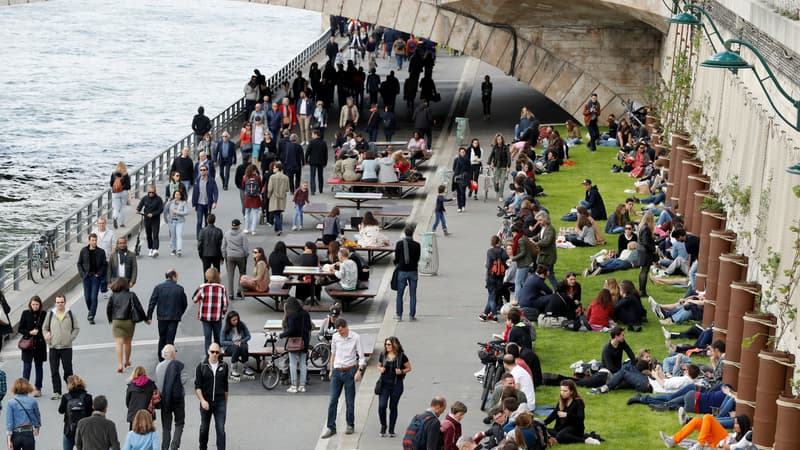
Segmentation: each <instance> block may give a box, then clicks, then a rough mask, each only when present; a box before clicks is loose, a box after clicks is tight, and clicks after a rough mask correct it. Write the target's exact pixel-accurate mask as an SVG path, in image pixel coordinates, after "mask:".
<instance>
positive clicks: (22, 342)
mask: <svg viewBox="0 0 800 450" xmlns="http://www.w3.org/2000/svg"><path fill="white" fill-rule="evenodd" d="M17 347H19V349H20V350H23V351H24V350H33V336H30V337H24V336H23V337H21V338H19V342H17Z"/></svg>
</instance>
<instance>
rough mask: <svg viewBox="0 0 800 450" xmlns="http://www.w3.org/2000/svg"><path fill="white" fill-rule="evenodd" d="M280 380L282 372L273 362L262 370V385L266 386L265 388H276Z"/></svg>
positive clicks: (269, 389)
mask: <svg viewBox="0 0 800 450" xmlns="http://www.w3.org/2000/svg"><path fill="white" fill-rule="evenodd" d="M279 381H281V373H280V371H279V370H278V368H277V367H275V366H274V365H272V363H270V364H269V365H268V366H267V367H265V368H264V370H263V371H261V385H262V386H264V389H266V390H268V391H271V390H273V389H275V386H277V385H278V382H279Z"/></svg>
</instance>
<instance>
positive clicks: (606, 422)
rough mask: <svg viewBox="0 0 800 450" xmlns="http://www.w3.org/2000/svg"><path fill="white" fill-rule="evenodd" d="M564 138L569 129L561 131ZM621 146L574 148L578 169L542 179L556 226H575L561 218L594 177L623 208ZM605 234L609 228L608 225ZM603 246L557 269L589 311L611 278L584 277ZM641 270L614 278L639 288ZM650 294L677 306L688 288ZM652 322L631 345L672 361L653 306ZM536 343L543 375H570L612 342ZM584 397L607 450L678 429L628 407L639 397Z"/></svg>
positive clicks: (628, 182) (542, 337)
mask: <svg viewBox="0 0 800 450" xmlns="http://www.w3.org/2000/svg"><path fill="white" fill-rule="evenodd" d="M561 132H562V133H563V130H562V131H561ZM616 152H617V149H616V148H615V147H598V151H597V152H596V153H591V152H589V151H588V149H587V148H586V146H585V145H580V146H576V147H574V148H570V159H571V160H573V161H575V165H574V166H571V167H570V166H563V167H562V168H561V170H560V171H559V172H557V173H554V174H550V175H542V176H539V177H537V183H539V184H541V185H542V186H543V187H544V190H545V193H546V194H547V195H548V197H547V198H544V199H542V204H543V205H544V206H545V207H546V208H548V209H549V210H550V214H551V217H552V219H553V226H555V227H556V230H558V228H559V227H565V226H574V222H572V223H567V222H562V221H561V220H560V218H561V216H562V215H564V214H565V213H566V212H568V211H569V210H570V208H573V207H575V206H576V204H577V202H578V200H581V199H583V195H584V189H583V185H582V181H583V179H584V178H591V180H592V182H593V183H594V184H595V185H597V186H598V188H599V190H600V193H601V195H602V196H603V200H604V202H605V205H606V209H607V210H608V212H609V213H611V212H613V210H614V208H615V207H616V205H617V204H618V203H623V202H624V200H625V198H627V197H629V196H630V194H625V193H624V190H625V189H632V188H633V181H634V180H633V179H632V178H630V177H629V176H628V174H624V173H612V172H611V166H612V164H615V163H616V162H617V161H616V159H615V158H614V157H615V155H616ZM600 225H601V229H602V228H603V227H604V225H605V223H604V222H602V223H601V224H600ZM606 241H607V242H608V244H607V245H606V246H605V247H604V248H608V249H616V246H617V236H616V235H606ZM599 249H600V248H599V247H589V248H575V249H570V250H564V249H559V250H558V263H557V265H556V267H555V270H556V275H557V276H558V277H559V279H561V278H563V277H564V275H565V274H566V273H567V272H568V271H574V272H576V273H577V274H578V280H579V282H580V283H581V287H582V303H583V305H584V307H588V305H589V303H590V302H591V300H592V299H593V298H594V297H595V295H596V294H597V292H598V291H599V290H600V289H602V288H603V281H604V280H605V278H606V276H605V275H600V276H597V277H591V276H590V277H587V278H583V277H582V276H581V272H582V271H583V269H584V268H586V267H587V266H588V263H589V256H590V255H592V254H594V253H596V252H597V251H598V250H599ZM638 273H639V269H635V270H628V271H624V272H614V273H613V274H609V275H611V276H614V277H615V278H616V279H617V281H618V282H621V281H622V280H625V279H628V280H631V281H633V282H634V285H635V286H637V287H638V278H637V277H638ZM647 290H648V293H649V294H650V295H652V296H653V297H654V298H655V299H656V300H657V301H658V302H660V303H670V302H674V301H675V300H676V299H677V298H679V297H680V296H681V295H682V294H683V290H682V289H678V288H673V287H662V286H655V285H653V284H652V283H650V282H648V287H647ZM643 300H644V306H645V308H646V309H647V310H648V320H649V322H647V323H646V324H644V326H643V331H642V332H641V333H634V332H626V333H625V334H626V340H627V341H628V343H629V344H630V346H631V347H632V348H633V349H634V352H635V351H637V350H638V349H640V348H649V349H651V351H652V352H653V356H655V357H656V358H658V359H659V360H661V359H663V358H664V356H666V354H667V353H666V349H665V347H664V337H663V336H662V333H661V328H660V326H661V325H660V324H659V322H658V319H657V318H656V317H655V315H654V314H653V313H652V311H650V308H649V307H648V305H647V299H643ZM668 328H670V329H673V330H678V329H681V328H686V326H685V325H683V326H671V327H668ZM537 331H538V338H537V340H536V353H537V354H538V355H539V357H540V358H541V360H542V370H543V371H545V372H556V373H561V374H565V375H566V374H568V373H569V371H570V369H569V365H570V364H571V363H573V362H575V361H577V360H579V359H582V360H584V361H589V360H591V359H593V358H595V359H598V360H599V359H600V351H601V349H602V346H603V345H604V344H605V342H607V341H608V339H609V337H608V334H607V333H588V332H580V333H574V332H568V331H563V330H556V329H539V330H537ZM580 393H581V395H582V396H583V398H584V400H585V401H586V405H587V408H586V416H587V418H586V431H587V432H589V431H592V430H595V431H597V432H598V433H599V434H600V435H601V436H603V437H604V438H605V439H606V440H607V442H605V443H604V444H603V446H604V447H605V448H613V449H654V448H661V447H662V446H663V443H662V442H661V440H660V439H659V437H658V431H659V430H663V431H666V432H668V433H673V432H675V431H676V430H677V428H678V421H677V418H676V417H677V414H676V413H674V412H671V413H655V412H652V411H651V410H650V409H649V408H648V407H646V406H644V405H632V406H627V405H626V404H625V402H626V400H627V399H628V398H629V397H631V396H632V395H633V394H634V393H635V392H634V391H632V390H621V391H615V392H611V393H609V394H605V395H591V394H589V393H588V390H586V389H581V390H580ZM536 397H537V399H541V401H539V402H538V403H540V404H546V403H547V402H550V401H551V399H555V398H557V397H558V388H557V387H555V386H553V387H541V388H538V389H537V392H536Z"/></svg>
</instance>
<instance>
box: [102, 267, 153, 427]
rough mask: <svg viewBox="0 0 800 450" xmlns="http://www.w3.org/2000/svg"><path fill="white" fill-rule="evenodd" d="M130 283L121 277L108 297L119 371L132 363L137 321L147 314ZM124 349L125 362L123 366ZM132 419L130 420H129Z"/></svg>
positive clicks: (113, 284)
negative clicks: (132, 344) (130, 287)
mask: <svg viewBox="0 0 800 450" xmlns="http://www.w3.org/2000/svg"><path fill="white" fill-rule="evenodd" d="M129 286H130V283H129V282H128V279H127V278H125V277H119V278H117V279H116V280H114V282H113V283H111V286H110V287H111V292H113V294H111V298H109V299H108V306H107V307H106V315H107V316H108V322H109V323H110V324H111V335H112V336H114V342H115V343H116V351H117V373H122V370H123V368H124V367H130V365H131V350H132V346H131V341H132V340H133V333H134V331H135V329H136V322H140V321H141V320H143V319H144V318H145V317H147V316H146V314H145V312H144V309H142V304H141V303H140V302H139V297H137V296H136V294H135V293H133V292H131V291H130V290H129ZM123 350H124V353H125V363H124V366H123V360H122V356H123ZM129 421H130V420H129Z"/></svg>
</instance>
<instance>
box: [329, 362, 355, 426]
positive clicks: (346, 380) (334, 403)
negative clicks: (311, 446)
mask: <svg viewBox="0 0 800 450" xmlns="http://www.w3.org/2000/svg"><path fill="white" fill-rule="evenodd" d="M356 370H358V368H357V367H353V368H352V369H350V370H347V371H344V372H342V371H341V370H337V369H333V372H331V390H330V402H329V403H328V429H329V430H331V431H336V410H337V409H339V397H340V396H341V395H342V388H344V405H345V410H346V414H345V420H346V421H347V426H349V427H354V426H355V424H356V411H355V409H356V404H355V403H356V382H355V376H356Z"/></svg>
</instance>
